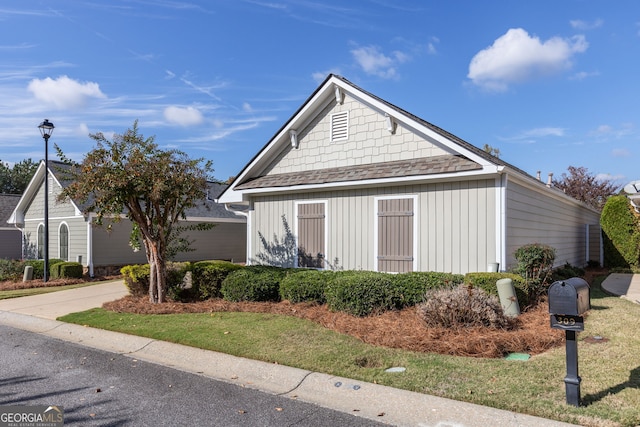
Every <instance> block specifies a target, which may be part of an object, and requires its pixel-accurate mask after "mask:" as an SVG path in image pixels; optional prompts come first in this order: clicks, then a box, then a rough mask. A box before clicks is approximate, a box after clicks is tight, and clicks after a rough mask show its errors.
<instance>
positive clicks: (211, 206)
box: [49, 160, 244, 220]
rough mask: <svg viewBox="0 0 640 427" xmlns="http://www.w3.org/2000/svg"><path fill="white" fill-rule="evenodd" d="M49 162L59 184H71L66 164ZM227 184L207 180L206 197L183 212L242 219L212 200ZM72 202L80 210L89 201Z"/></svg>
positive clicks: (200, 216)
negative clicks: (82, 202)
mask: <svg viewBox="0 0 640 427" xmlns="http://www.w3.org/2000/svg"><path fill="white" fill-rule="evenodd" d="M49 164H50V166H49V168H50V170H51V171H52V172H53V174H54V175H55V176H56V178H57V179H58V181H59V182H60V185H62V186H63V187H67V186H68V185H69V184H71V181H69V180H64V179H62V178H63V176H64V171H65V170H68V169H69V168H70V166H69V165H68V164H66V163H63V162H58V161H55V160H53V161H49ZM227 186H228V185H227V184H220V183H216V182H208V183H207V187H208V191H207V197H206V198H205V199H202V200H199V201H197V202H196V205H195V206H193V207H192V208H189V209H187V211H186V212H185V214H186V216H187V217H191V218H212V219H235V220H244V217H242V216H240V215H236V214H234V213H232V212H229V211H228V210H226V209H225V207H224V205H221V204H219V203H216V202H215V201H214V199H215V198H217V197H218V196H219V195H220V194H221V193H222V192H223V191H224V190H225V189H226V188H227ZM74 202H75V203H76V206H78V208H79V209H80V210H84V208H85V207H86V206H88V204H89V203H90V201H87V203H85V204H79V203H78V202H77V201H74Z"/></svg>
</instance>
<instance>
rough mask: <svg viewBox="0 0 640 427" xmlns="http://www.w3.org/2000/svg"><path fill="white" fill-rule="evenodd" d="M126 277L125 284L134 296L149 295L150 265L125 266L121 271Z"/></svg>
mask: <svg viewBox="0 0 640 427" xmlns="http://www.w3.org/2000/svg"><path fill="white" fill-rule="evenodd" d="M120 273H122V275H123V276H124V283H125V285H127V288H128V289H129V293H130V294H131V295H133V296H137V297H140V296H144V295H147V294H148V293H149V275H150V274H151V271H150V268H149V264H134V265H125V266H124V267H122V268H121V269H120Z"/></svg>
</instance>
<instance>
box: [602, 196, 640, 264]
mask: <svg viewBox="0 0 640 427" xmlns="http://www.w3.org/2000/svg"><path fill="white" fill-rule="evenodd" d="M600 226H601V228H602V237H603V242H602V244H603V248H604V266H605V267H609V268H613V267H622V268H637V267H639V266H640V220H639V219H638V216H637V214H635V213H634V212H633V207H631V204H630V203H629V199H627V197H626V196H622V195H620V196H611V197H609V198H608V199H607V203H605V205H604V207H603V208H602V214H601V215H600Z"/></svg>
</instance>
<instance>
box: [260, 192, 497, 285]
mask: <svg viewBox="0 0 640 427" xmlns="http://www.w3.org/2000/svg"><path fill="white" fill-rule="evenodd" d="M496 194H497V191H496V183H495V180H493V179H490V180H475V181H461V182H451V183H447V182H444V183H433V184H416V185H407V186H389V187H379V188H360V189H351V190H340V191H333V192H323V191H320V192H313V193H304V194H281V195H269V196H256V197H254V198H253V212H252V214H251V215H250V217H249V218H250V227H249V230H250V232H251V236H250V239H249V240H250V242H251V247H250V249H249V262H250V263H253V264H256V263H259V259H260V257H259V255H260V254H266V248H265V247H264V246H263V244H262V243H261V240H260V235H261V236H262V237H263V238H264V239H265V240H266V242H267V243H268V244H272V243H274V242H275V238H277V240H278V242H283V241H284V240H285V231H284V226H283V218H284V220H285V221H286V222H287V224H288V226H289V227H290V230H291V232H292V233H294V232H295V228H294V221H295V214H296V210H295V204H296V202H302V201H304V200H314V201H320V200H326V201H327V218H328V221H327V224H326V226H327V228H328V229H327V231H326V232H327V235H328V238H327V249H326V260H327V261H328V262H329V263H331V264H332V265H333V267H334V268H335V267H338V268H343V269H348V270H360V269H362V270H371V271H375V270H376V269H377V266H376V260H377V248H376V247H375V227H376V225H377V220H376V216H377V212H376V211H377V208H376V203H375V201H376V199H380V198H385V197H400V196H407V197H409V198H412V197H414V196H415V200H416V205H417V206H414V209H415V211H416V213H417V215H418V221H417V225H416V230H414V233H415V236H416V239H417V245H416V246H417V248H416V251H417V253H416V254H414V257H415V259H416V261H415V265H414V266H413V268H414V270H416V271H442V272H453V273H467V272H472V271H486V268H487V264H488V263H492V262H496V250H497V239H496V219H495V218H496V217H495V215H496V197H497V196H496ZM274 237H275V238H274ZM289 249H290V250H292V251H293V250H295V248H289ZM291 259H293V257H292V258H291ZM285 266H288V267H293V263H292V264H291V265H285Z"/></svg>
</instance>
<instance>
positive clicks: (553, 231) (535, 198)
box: [506, 181, 600, 267]
mask: <svg viewBox="0 0 640 427" xmlns="http://www.w3.org/2000/svg"><path fill="white" fill-rule="evenodd" d="M541 191H542V192H541ZM544 192H546V194H545V193H544ZM554 192H555V190H552V189H548V190H547V189H540V190H534V189H532V188H530V187H528V186H525V185H521V184H520V183H516V182H514V181H510V182H509V183H508V184H507V188H506V212H507V214H506V258H507V267H510V266H513V265H515V263H516V260H515V258H514V256H513V254H514V252H515V250H516V249H518V248H519V247H521V246H524V245H527V244H531V243H541V244H546V245H549V246H551V247H553V248H555V250H556V259H555V265H556V266H559V265H563V264H565V263H569V264H571V265H576V266H580V267H582V266H584V265H585V263H586V262H587V259H586V257H587V243H588V242H587V240H588V239H587V231H588V227H587V225H591V227H598V224H599V223H600V214H599V213H597V212H595V211H592V210H591V209H588V208H586V207H585V206H584V205H581V204H580V203H579V202H577V201H576V202H573V201H571V200H567V199H566V198H565V197H563V195H560V194H554ZM594 246H595V245H594ZM594 246H591V247H592V248H594ZM598 252H599V250H598Z"/></svg>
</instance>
